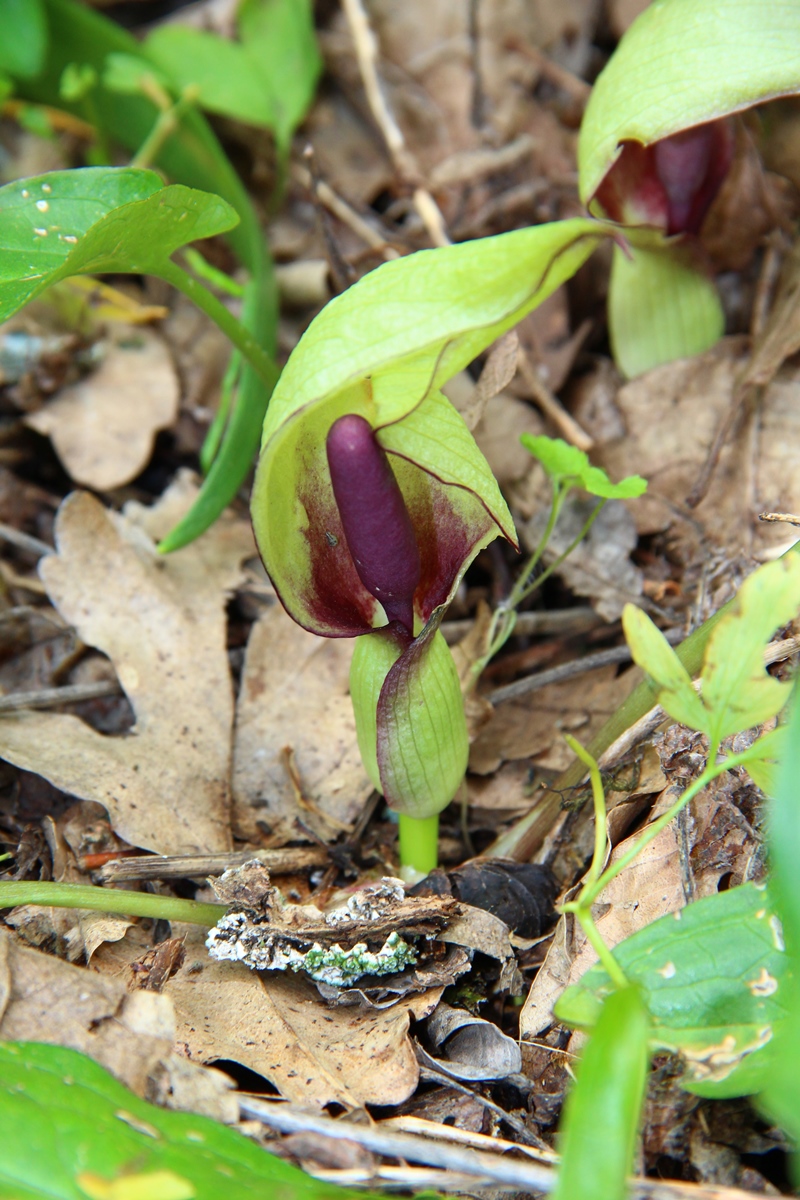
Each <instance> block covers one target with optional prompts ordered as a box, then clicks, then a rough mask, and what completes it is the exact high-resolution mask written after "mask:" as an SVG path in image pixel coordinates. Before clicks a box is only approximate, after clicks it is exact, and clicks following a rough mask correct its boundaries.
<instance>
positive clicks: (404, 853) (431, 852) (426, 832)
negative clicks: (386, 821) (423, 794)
mask: <svg viewBox="0 0 800 1200" xmlns="http://www.w3.org/2000/svg"><path fill="white" fill-rule="evenodd" d="M438 862H439V814H438V813H434V815H433V816H432V817H410V816H408V815H407V814H406V813H400V865H401V866H403V867H413V868H414V870H415V871H419V872H420V873H421V874H422V875H427V874H428V872H429V871H433V870H435V869H436V866H437V865H438Z"/></svg>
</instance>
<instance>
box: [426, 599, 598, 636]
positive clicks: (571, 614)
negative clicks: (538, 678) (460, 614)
mask: <svg viewBox="0 0 800 1200" xmlns="http://www.w3.org/2000/svg"><path fill="white" fill-rule="evenodd" d="M600 624H602V619H601V618H600V617H598V615H597V613H596V612H595V611H594V609H593V608H591V607H590V606H589V605H588V604H585V605H576V607H575V608H556V609H551V610H550V611H546V610H544V609H543V610H542V611H541V612H540V611H539V610H536V611H535V612H521V613H519V614H518V616H517V620H516V622H515V624H514V634H515V636H522V637H526V636H528V635H529V634H535V635H543V634H551V633H555V634H561V635H562V636H563V635H565V634H569V633H585V632H586V631H587V630H588V629H594V628H595V626H597V625H600ZM474 625H475V618H474V617H465V618H464V620H463V621H444V622H443V623H442V626H441V632H442V636H443V637H444V640H445V641H446V642H447V644H448V646H452V645H453V644H454V643H455V642H457V641H459V640H460V639H461V638H462V637H464V636H465V635H466V634H468V633H469V631H470V630H471V629H472V628H473V627H474Z"/></svg>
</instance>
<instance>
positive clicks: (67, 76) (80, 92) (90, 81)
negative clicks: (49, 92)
mask: <svg viewBox="0 0 800 1200" xmlns="http://www.w3.org/2000/svg"><path fill="white" fill-rule="evenodd" d="M96 86H97V71H95V69H94V67H93V66H91V65H90V64H89V63H67V65H66V66H65V67H64V70H63V71H62V72H61V81H60V83H59V88H58V90H59V94H60V96H61V97H62V98H63V99H64V100H67V101H76V100H83V98H84V96H87V95H88V94H89V92H90V91H91V90H92V88H94V87H96Z"/></svg>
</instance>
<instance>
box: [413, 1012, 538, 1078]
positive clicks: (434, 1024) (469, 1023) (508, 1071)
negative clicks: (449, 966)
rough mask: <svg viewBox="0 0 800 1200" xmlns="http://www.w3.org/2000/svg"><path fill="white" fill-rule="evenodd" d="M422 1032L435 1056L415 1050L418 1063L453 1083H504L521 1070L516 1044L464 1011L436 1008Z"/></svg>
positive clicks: (482, 1020) (518, 1050) (487, 1022)
mask: <svg viewBox="0 0 800 1200" xmlns="http://www.w3.org/2000/svg"><path fill="white" fill-rule="evenodd" d="M425 1032H426V1035H427V1038H428V1040H429V1041H430V1044H431V1046H432V1047H433V1049H434V1050H435V1051H436V1055H433V1054H429V1053H428V1051H427V1050H425V1049H424V1048H423V1047H422V1046H418V1047H417V1057H418V1058H419V1060H420V1062H421V1063H422V1064H423V1065H424V1066H426V1067H433V1068H434V1070H437V1071H442V1072H443V1073H444V1074H445V1075H452V1076H453V1078H454V1079H470V1080H482V1079H505V1077H506V1076H507V1075H514V1074H516V1073H517V1072H518V1071H521V1070H522V1054H521V1053H520V1049H519V1045H518V1044H517V1042H516V1041H514V1039H513V1038H510V1037H508V1036H507V1035H506V1034H504V1033H502V1032H501V1030H500V1029H498V1027H497V1025H495V1024H494V1022H492V1021H486V1020H484V1019H483V1017H474V1016H472V1014H471V1013H468V1012H467V1011H466V1010H465V1009H463V1008H452V1007H451V1006H450V1005H449V1004H439V1005H438V1006H437V1008H436V1011H435V1012H433V1013H431V1015H430V1016H429V1017H428V1019H427V1021H426V1022H425Z"/></svg>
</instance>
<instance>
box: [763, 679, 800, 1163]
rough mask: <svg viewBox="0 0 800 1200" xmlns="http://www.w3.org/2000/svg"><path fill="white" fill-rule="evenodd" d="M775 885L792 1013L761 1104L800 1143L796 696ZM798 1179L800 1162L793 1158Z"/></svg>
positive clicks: (775, 1047)
mask: <svg viewBox="0 0 800 1200" xmlns="http://www.w3.org/2000/svg"><path fill="white" fill-rule="evenodd" d="M769 852H770V863H771V867H772V878H771V888H772V891H773V895H774V898H775V903H776V906H777V910H778V912H779V914H780V917H781V921H782V923H783V930H784V934H785V938H786V950H787V958H788V959H789V963H790V967H791V972H792V975H793V980H792V983H791V990H790V993H789V1004H788V1009H789V1015H788V1018H787V1020H786V1021H785V1023H784V1024H783V1026H782V1027H781V1028H780V1029H779V1030H778V1031H777V1036H776V1037H775V1039H774V1041H773V1043H772V1046H771V1047H770V1050H771V1053H770V1055H769V1059H770V1062H769V1071H768V1072H767V1073H766V1075H765V1078H764V1080H763V1094H762V1095H761V1096H760V1097H759V1103H760V1105H761V1107H762V1108H764V1109H766V1111H767V1112H768V1113H769V1115H770V1116H771V1118H772V1119H773V1120H778V1121H779V1122H780V1124H781V1125H782V1126H783V1128H784V1129H785V1130H786V1132H787V1133H789V1134H790V1135H791V1136H792V1137H793V1138H794V1141H795V1144H797V1143H798V1142H800V876H799V875H798V870H797V864H798V862H800V704H799V703H798V697H797V695H795V698H794V702H793V711H792V718H791V721H790V723H789V726H788V738H787V745H786V750H785V755H784V759H783V763H782V767H781V772H780V779H779V783H778V786H777V788H776V789H775V792H774V799H773V802H772V804H771V806H770V810H769ZM792 1173H793V1175H794V1178H795V1181H797V1180H798V1179H800V1162H798V1159H797V1156H796V1155H795V1158H794V1162H793V1172H792Z"/></svg>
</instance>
